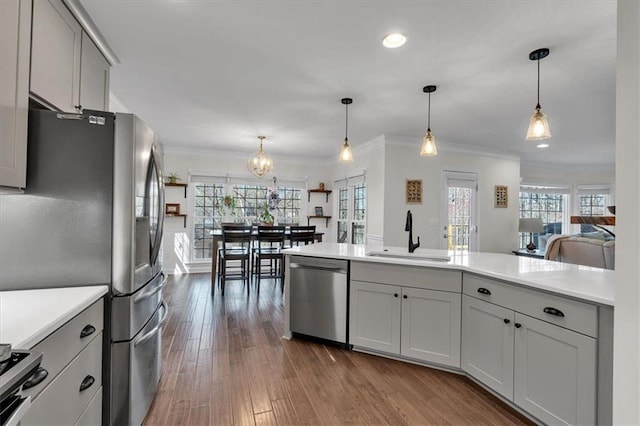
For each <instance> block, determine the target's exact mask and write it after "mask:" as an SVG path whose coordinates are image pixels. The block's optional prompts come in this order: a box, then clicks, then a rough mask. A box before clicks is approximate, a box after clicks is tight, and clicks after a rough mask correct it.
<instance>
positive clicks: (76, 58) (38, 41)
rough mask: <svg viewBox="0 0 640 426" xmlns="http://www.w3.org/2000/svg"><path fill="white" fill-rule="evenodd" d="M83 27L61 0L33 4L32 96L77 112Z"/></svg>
mask: <svg viewBox="0 0 640 426" xmlns="http://www.w3.org/2000/svg"><path fill="white" fill-rule="evenodd" d="M81 45H82V28H81V26H80V24H79V23H78V22H77V21H76V19H75V18H74V17H73V15H72V14H71V12H69V10H68V9H67V8H66V6H65V5H64V4H63V3H62V1H61V0H39V1H36V2H34V5H33V32H32V41H31V86H30V92H31V95H32V96H33V97H34V98H36V99H37V100H38V101H40V102H42V103H44V104H45V105H47V106H50V107H53V108H54V109H58V110H61V111H75V110H76V106H79V105H80V55H81Z"/></svg>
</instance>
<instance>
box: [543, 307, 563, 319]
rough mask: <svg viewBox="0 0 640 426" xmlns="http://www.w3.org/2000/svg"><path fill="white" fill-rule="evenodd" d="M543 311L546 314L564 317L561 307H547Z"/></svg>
mask: <svg viewBox="0 0 640 426" xmlns="http://www.w3.org/2000/svg"><path fill="white" fill-rule="evenodd" d="M542 311H543V312H544V313H545V314H549V315H555V316H557V317H564V313H563V312H562V311H561V310H560V309H556V308H550V307H546V308H544V309H543V310H542Z"/></svg>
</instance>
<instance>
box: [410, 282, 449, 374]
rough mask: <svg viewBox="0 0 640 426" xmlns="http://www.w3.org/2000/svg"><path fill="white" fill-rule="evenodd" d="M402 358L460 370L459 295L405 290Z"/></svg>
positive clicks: (414, 289) (435, 291) (412, 289)
mask: <svg viewBox="0 0 640 426" xmlns="http://www.w3.org/2000/svg"><path fill="white" fill-rule="evenodd" d="M400 335H401V344H400V354H401V355H402V356H406V357H410V358H414V359H419V360H421V361H427V362H433V363H437V364H442V365H447V366H449V367H458V368H459V367H460V293H450V292H446V291H437V290H424V289H419V288H411V287H403V288H402V328H401V332H400Z"/></svg>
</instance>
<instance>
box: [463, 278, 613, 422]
mask: <svg viewBox="0 0 640 426" xmlns="http://www.w3.org/2000/svg"><path fill="white" fill-rule="evenodd" d="M463 292H464V296H463V332H462V354H463V355H462V368H463V370H464V371H465V372H466V373H468V374H469V375H471V376H473V377H475V378H476V379H478V380H479V381H480V382H481V383H483V384H484V385H486V386H487V387H489V388H490V389H493V390H494V391H496V392H497V393H499V394H501V395H503V396H504V397H505V398H507V399H510V400H512V401H513V402H514V403H515V404H516V405H517V406H519V407H520V408H522V409H524V410H526V411H527V412H529V413H530V414H531V415H533V416H535V417H536V418H538V419H539V420H541V421H543V422H544V423H547V424H571V425H576V424H580V425H589V424H596V423H597V422H596V414H597V407H605V405H602V404H604V403H605V402H604V401H598V399H597V389H596V384H597V381H596V377H597V374H598V360H597V354H598V344H597V336H598V333H599V329H602V328H603V326H599V324H598V309H597V307H596V306H594V305H590V304H586V303H583V302H578V301H575V300H571V299H567V298H564V297H559V296H555V295H551V294H546V293H542V292H536V291H532V290H528V289H525V288H521V287H518V286H514V285H512V284H507V283H502V282H499V281H496V280H492V279H489V278H484V277H479V276H476V275H472V274H466V273H465V274H464V278H463ZM523 312H526V314H525V313H523ZM601 361H602V362H603V363H606V360H605V359H603V360H601ZM607 411H608V409H607V408H603V409H602V413H600V415H601V418H607V416H608V414H607Z"/></svg>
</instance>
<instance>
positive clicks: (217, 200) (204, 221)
mask: <svg viewBox="0 0 640 426" xmlns="http://www.w3.org/2000/svg"><path fill="white" fill-rule="evenodd" d="M193 188H194V203H193V204H194V208H193V257H194V259H208V258H210V257H211V243H212V238H211V236H210V235H209V231H211V230H213V229H214V228H219V227H220V223H221V221H222V217H223V216H224V211H223V209H222V208H221V207H222V197H223V196H224V195H223V187H222V184H219V183H204V182H196V183H194V184H193Z"/></svg>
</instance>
